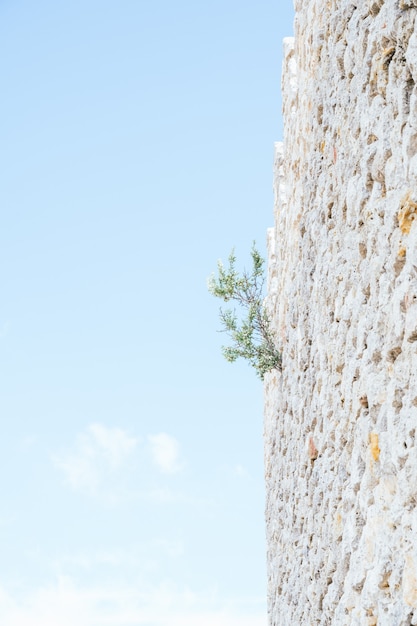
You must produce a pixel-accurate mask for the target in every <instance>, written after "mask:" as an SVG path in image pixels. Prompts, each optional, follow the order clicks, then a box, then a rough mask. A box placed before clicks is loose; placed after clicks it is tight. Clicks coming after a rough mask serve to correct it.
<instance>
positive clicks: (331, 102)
mask: <svg viewBox="0 0 417 626" xmlns="http://www.w3.org/2000/svg"><path fill="white" fill-rule="evenodd" d="M295 4H296V9H297V16H296V22H295V40H294V41H292V40H286V42H285V49H286V60H285V67H284V76H283V92H284V99H285V104H284V116H285V138H284V144H283V145H278V146H277V151H276V163H275V188H276V205H275V227H274V228H273V229H271V230H270V232H269V267H270V276H269V281H270V282H269V306H270V307H271V310H272V312H273V320H274V324H275V327H276V331H277V336H278V338H279V344H280V347H281V349H282V354H283V372H282V374H280V373H278V372H276V373H271V374H269V375H268V376H267V380H266V385H265V389H266V403H265V462H266V481H267V505H266V517H267V537H268V566H269V611H270V625H273V626H294V625H297V626H298V625H303V626H304V625H306V626H307V625H308V626H311V625H316V624H326V625H330V624H332V625H337V626H342V625H345V624H346V625H348V624H349V625H351V624H358V625H362V624H363V625H369V626H372V625H376V624H378V626H400V625H406V624H417V508H416V507H417V446H416V445H415V434H416V428H417V219H416V218H417V87H416V85H415V82H417V31H416V30H415V21H416V18H417V0H385V1H384V0H360V1H358V0H356V1H352V0H297V1H296V3H295Z"/></svg>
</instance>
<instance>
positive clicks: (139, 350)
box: [0, 0, 293, 626]
mask: <svg viewBox="0 0 417 626" xmlns="http://www.w3.org/2000/svg"><path fill="white" fill-rule="evenodd" d="M292 21H293V9H292V2H291V1H290V0H285V1H282V2H280V1H279V0H275V1H273V0H260V1H259V2H257V3H254V2H248V1H243V2H242V1H239V2H238V1H237V0H222V1H221V2H220V0H213V1H212V2H210V3H195V2H191V0H180V1H179V2H175V3H174V2H168V0H161V1H160V2H158V3H152V2H144V1H143V0H136V1H135V0H119V1H118V2H115V1H114V0H113V1H112V0H100V1H99V0H82V1H81V0H72V2H56V1H52V0H38V1H37V2H36V3H35V2H31V1H29V0H0V31H1V32H0V67H1V77H2V83H3V87H2V98H1V101H0V114H1V115H0V120H1V141H0V145H1V151H0V159H1V164H0V166H1V167H0V171H1V178H2V183H1V185H0V202H1V207H2V228H1V229H0V273H1V275H0V285H1V289H0V294H1V295H0V298H1V307H0V386H1V389H0V415H1V425H2V437H1V438H0V458H1V469H2V471H1V475H0V484H1V493H2V496H3V497H2V500H1V505H0V553H1V559H0V624H1V625H2V626H74V625H77V626H266V571H265V570H266V568H265V561H266V556H265V551H266V548H265V540H264V484H263V456H262V455H263V450H262V431H263V426H262V410H263V408H262V400H263V398H262V384H261V382H260V381H259V380H258V379H257V378H256V376H255V373H254V372H253V371H252V370H251V369H250V368H249V367H248V366H247V365H246V363H236V364H234V365H231V364H229V363H227V362H225V361H224V359H223V358H222V356H221V352H220V346H221V345H222V343H224V342H225V341H226V338H225V337H224V336H223V335H221V334H219V333H217V332H216V331H217V330H218V329H219V328H220V325H219V320H218V307H219V303H218V302H216V301H215V300H214V299H213V298H212V297H211V296H210V295H209V294H208V292H207V289H206V278H207V276H208V275H209V274H210V273H211V271H212V270H214V269H215V268H216V262H217V259H218V258H219V257H222V258H224V259H225V258H226V257H227V256H228V254H229V252H230V250H231V248H232V247H233V246H234V247H235V249H236V254H237V257H238V259H242V260H243V261H247V260H248V254H249V250H250V246H251V244H252V241H253V240H256V241H257V242H258V246H259V248H260V250H261V251H262V252H264V251H265V243H264V242H265V238H266V229H267V228H268V227H269V226H271V225H272V206H273V196H272V162H273V144H274V142H275V141H278V140H280V139H282V120H281V99H280V79H281V62H282V39H283V37H285V36H291V35H292Z"/></svg>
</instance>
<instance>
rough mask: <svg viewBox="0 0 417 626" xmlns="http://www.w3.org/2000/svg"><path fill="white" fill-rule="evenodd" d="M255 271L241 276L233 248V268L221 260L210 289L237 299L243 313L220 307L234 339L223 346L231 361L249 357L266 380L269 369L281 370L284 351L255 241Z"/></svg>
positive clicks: (209, 282)
mask: <svg viewBox="0 0 417 626" xmlns="http://www.w3.org/2000/svg"><path fill="white" fill-rule="evenodd" d="M251 257H252V271H251V272H250V273H248V272H246V271H244V272H243V274H242V275H239V274H238V272H237V271H236V269H235V264H236V257H235V254H234V251H233V250H232V252H231V254H230V256H229V267H228V268H227V269H226V268H225V267H224V265H223V263H222V261H218V263H217V269H218V276H217V277H216V276H215V275H214V274H213V275H212V276H210V278H209V280H208V289H209V291H210V293H212V294H213V296H216V297H217V298H221V299H222V300H224V301H225V302H231V301H234V302H236V303H237V304H238V305H239V307H240V310H241V311H242V313H241V314H240V315H239V316H238V314H237V313H236V311H235V310H234V309H233V310H232V309H227V310H223V309H220V320H221V322H222V325H223V329H222V330H223V332H227V333H228V335H229V336H230V338H231V339H232V342H233V343H232V345H231V346H227V347H225V346H223V348H222V351H223V355H224V357H225V358H226V360H227V361H230V362H231V363H232V362H234V361H236V359H238V358H239V357H242V358H244V359H247V360H248V361H249V363H250V364H251V365H252V367H254V368H255V370H256V373H257V375H258V376H259V377H260V378H261V379H263V378H264V375H265V374H266V372H269V371H271V370H273V369H279V370H280V369H281V354H280V353H279V352H278V350H277V348H276V341H275V334H274V332H273V330H272V328H271V320H270V317H269V315H268V312H267V310H266V308H265V305H264V294H263V287H264V284H265V273H264V263H265V261H264V259H263V258H262V257H261V256H260V254H259V252H258V251H257V249H256V247H255V244H253V246H252V250H251Z"/></svg>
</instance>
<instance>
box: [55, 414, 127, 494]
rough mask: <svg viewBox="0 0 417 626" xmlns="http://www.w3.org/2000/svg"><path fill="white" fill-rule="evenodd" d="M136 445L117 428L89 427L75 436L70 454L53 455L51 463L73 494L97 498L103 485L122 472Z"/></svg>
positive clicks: (98, 425)
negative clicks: (89, 495) (92, 495)
mask: <svg viewBox="0 0 417 626" xmlns="http://www.w3.org/2000/svg"><path fill="white" fill-rule="evenodd" d="M138 443H139V440H138V439H137V438H135V437H131V436H129V435H128V434H127V433H126V432H125V431H124V430H121V429H120V428H108V427H106V426H103V425H102V424H91V425H90V426H89V427H88V428H87V430H86V431H85V432H83V433H81V434H79V435H78V437H77V441H76V444H75V447H74V449H73V450H72V451H70V452H65V453H63V454H60V455H55V456H54V457H53V461H54V463H55V465H56V467H58V468H59V469H60V470H61V471H62V472H63V473H64V475H65V478H66V480H67V482H68V483H69V485H70V486H71V487H72V488H73V489H74V490H77V491H82V492H86V493H90V494H97V493H98V491H99V489H100V487H101V486H102V484H103V482H104V481H105V480H106V481H107V480H108V478H109V477H110V476H112V475H115V474H117V472H118V471H119V470H121V469H122V468H123V466H124V465H125V464H126V463H127V461H128V460H129V459H130V457H131V456H132V453H133V452H134V451H135V449H136V447H137V445H138Z"/></svg>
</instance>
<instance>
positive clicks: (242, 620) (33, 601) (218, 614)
mask: <svg viewBox="0 0 417 626" xmlns="http://www.w3.org/2000/svg"><path fill="white" fill-rule="evenodd" d="M0 623H1V624H5V625H7V626H57V624H59V626H74V624H77V626H214V625H215V626H266V615H265V607H264V601H263V600H262V599H256V598H255V599H253V600H251V599H247V598H245V599H241V600H239V599H237V600H235V601H234V602H233V603H227V604H226V605H225V604H224V603H220V602H219V598H218V597H217V594H216V593H213V592H212V593H210V592H209V593H196V592H194V591H192V590H190V589H189V588H186V587H185V588H179V587H177V586H175V585H174V584H171V583H165V584H161V585H159V586H158V587H153V588H150V587H148V588H145V587H144V586H140V585H137V586H131V587H128V588H122V587H120V588H117V587H114V586H112V587H111V588H110V587H93V588H80V587H79V586H77V585H76V584H75V583H74V581H73V580H71V579H70V578H68V577H61V578H59V579H58V580H57V581H56V583H55V584H51V585H49V586H45V587H43V588H38V589H36V590H34V591H32V592H31V593H30V594H26V596H24V597H23V598H21V597H20V598H19V600H18V599H17V598H16V597H13V596H12V595H11V594H9V593H7V592H6V591H5V589H4V588H3V589H2V588H0Z"/></svg>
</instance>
